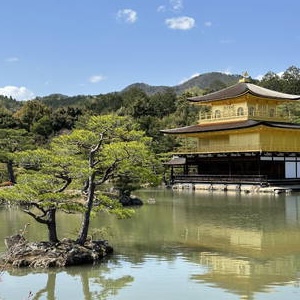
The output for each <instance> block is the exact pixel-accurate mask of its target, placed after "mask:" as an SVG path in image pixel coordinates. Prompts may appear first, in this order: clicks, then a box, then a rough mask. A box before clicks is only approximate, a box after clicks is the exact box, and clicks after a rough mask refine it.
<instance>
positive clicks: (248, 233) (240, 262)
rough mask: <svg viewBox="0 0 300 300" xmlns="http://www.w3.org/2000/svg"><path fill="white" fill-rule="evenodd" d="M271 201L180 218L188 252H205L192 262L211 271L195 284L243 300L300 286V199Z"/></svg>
mask: <svg viewBox="0 0 300 300" xmlns="http://www.w3.org/2000/svg"><path fill="white" fill-rule="evenodd" d="M268 197H270V196H266V197H265V198H263V197H262V199H261V200H252V199H251V196H250V197H249V199H248V201H249V202H251V201H252V203H251V205H250V206H249V205H245V209H242V210H237V211H236V213H234V209H232V210H231V209H230V206H226V208H227V209H222V207H220V209H219V211H218V212H216V211H215V210H216V209H218V208H217V205H218V203H219V202H216V203H213V201H212V203H211V204H205V205H202V206H201V207H199V209H195V206H194V210H195V213H194V215H195V217H193V218H192V220H187V219H184V217H183V216H178V215H176V212H175V213H174V216H175V219H176V220H174V221H176V222H177V221H178V223H177V226H181V232H182V235H181V237H182V242H183V244H184V246H186V247H191V248H199V254H198V253H197V254H195V253H194V254H193V255H192V257H191V260H192V261H194V262H196V263H199V264H200V265H202V266H204V267H205V269H206V272H204V273H203V272H202V273H200V272H199V274H194V275H193V276H192V278H191V279H192V280H194V281H196V282H197V281H198V282H201V283H205V284H207V285H209V286H214V287H218V288H221V289H224V290H228V291H230V292H231V293H234V294H237V295H239V296H240V299H254V295H255V294H256V293H267V292H268V291H269V290H270V289H271V288H273V287H274V286H275V285H276V286H280V285H281V286H283V285H287V284H294V285H295V284H299V281H298V280H299V274H300V273H299V272H300V230H299V229H300V195H289V196H287V198H286V199H285V200H284V199H281V200H280V199H279V200H278V199H276V196H275V197H274V196H273V198H272V199H271V197H270V198H268ZM253 198H255V197H253ZM198 201H199V200H198ZM223 201H224V200H223ZM270 201H272V204H270V205H268V203H270ZM195 203H196V202H195ZM240 204H241V206H242V204H243V200H242V201H241V203H240ZM190 209H191V210H192V209H193V208H192V205H191V207H190ZM186 216H190V212H189V213H186Z"/></svg>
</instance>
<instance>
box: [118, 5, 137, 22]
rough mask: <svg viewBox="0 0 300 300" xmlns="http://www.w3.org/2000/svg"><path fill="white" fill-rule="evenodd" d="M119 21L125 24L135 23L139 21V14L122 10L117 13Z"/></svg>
mask: <svg viewBox="0 0 300 300" xmlns="http://www.w3.org/2000/svg"><path fill="white" fill-rule="evenodd" d="M117 19H118V20H120V21H123V22H125V23H135V22H136V21H137V12H136V11H134V10H132V9H130V8H125V9H120V10H119V11H118V13H117Z"/></svg>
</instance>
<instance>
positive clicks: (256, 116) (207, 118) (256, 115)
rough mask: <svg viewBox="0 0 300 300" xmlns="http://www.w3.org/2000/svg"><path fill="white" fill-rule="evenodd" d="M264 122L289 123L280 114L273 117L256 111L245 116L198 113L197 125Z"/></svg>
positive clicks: (286, 116) (287, 118)
mask: <svg viewBox="0 0 300 300" xmlns="http://www.w3.org/2000/svg"><path fill="white" fill-rule="evenodd" d="M248 119H252V120H265V121H274V122H284V121H290V116H289V115H287V114H285V115H283V114H282V113H275V114H274V115H270V113H268V112H262V111H256V112H252V113H248V112H246V113H245V114H243V115H241V114H237V113H228V114H221V115H217V116H215V115H213V114H212V113H211V112H207V113H200V114H199V123H201V124H204V123H211V122H213V123H218V122H224V121H231V120H232V121H234V122H236V121H240V120H248Z"/></svg>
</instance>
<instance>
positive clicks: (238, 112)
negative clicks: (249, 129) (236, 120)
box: [237, 107, 244, 116]
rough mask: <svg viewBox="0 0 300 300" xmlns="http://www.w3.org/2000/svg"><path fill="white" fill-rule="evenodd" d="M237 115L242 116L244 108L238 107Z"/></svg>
mask: <svg viewBox="0 0 300 300" xmlns="http://www.w3.org/2000/svg"><path fill="white" fill-rule="evenodd" d="M237 115H238V116H243V115H244V108H243V107H239V108H238V109H237Z"/></svg>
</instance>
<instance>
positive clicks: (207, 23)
mask: <svg viewBox="0 0 300 300" xmlns="http://www.w3.org/2000/svg"><path fill="white" fill-rule="evenodd" d="M204 26H205V27H211V26H212V22H210V21H206V22H204Z"/></svg>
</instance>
